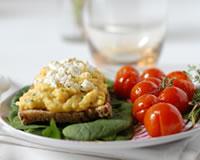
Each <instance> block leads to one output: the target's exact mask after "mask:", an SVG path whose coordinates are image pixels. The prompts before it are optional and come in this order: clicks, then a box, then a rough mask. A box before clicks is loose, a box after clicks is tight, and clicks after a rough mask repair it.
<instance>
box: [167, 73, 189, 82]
mask: <svg viewBox="0 0 200 160" xmlns="http://www.w3.org/2000/svg"><path fill="white" fill-rule="evenodd" d="M167 77H168V78H170V79H181V80H187V81H191V80H190V78H189V76H188V74H187V73H186V72H184V71H173V72H171V73H169V74H168V75H167Z"/></svg>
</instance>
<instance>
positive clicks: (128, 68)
mask: <svg viewBox="0 0 200 160" xmlns="http://www.w3.org/2000/svg"><path fill="white" fill-rule="evenodd" d="M127 73H129V74H130V73H133V74H136V75H139V72H138V71H137V70H136V69H135V68H133V67H132V66H130V65H127V66H122V67H121V68H120V69H119V70H118V71H117V74H116V77H122V76H124V75H125V74H127Z"/></svg>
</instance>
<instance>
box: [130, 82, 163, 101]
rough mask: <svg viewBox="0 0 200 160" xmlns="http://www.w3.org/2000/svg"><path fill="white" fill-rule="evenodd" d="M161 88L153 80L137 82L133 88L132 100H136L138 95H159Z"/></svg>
mask: <svg viewBox="0 0 200 160" xmlns="http://www.w3.org/2000/svg"><path fill="white" fill-rule="evenodd" d="M158 92H159V88H158V86H157V85H156V84H155V83H153V82H151V81H146V80H144V81H141V82H139V83H137V84H136V85H135V86H134V87H133V88H132V90H131V94H130V97H131V101H132V102H134V101H135V100H136V99H137V98H138V97H140V96H142V95H144V94H154V95H158Z"/></svg>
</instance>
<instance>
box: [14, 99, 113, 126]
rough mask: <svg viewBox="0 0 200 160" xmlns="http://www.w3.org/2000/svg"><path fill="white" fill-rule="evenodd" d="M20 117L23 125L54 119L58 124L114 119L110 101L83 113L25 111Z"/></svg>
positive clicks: (20, 112) (19, 113)
mask: <svg viewBox="0 0 200 160" xmlns="http://www.w3.org/2000/svg"><path fill="white" fill-rule="evenodd" d="M18 116H19V118H20V119H21V121H22V123H23V124H32V123H37V122H48V121H50V120H51V119H54V120H55V121H56V122H57V123H79V122H87V121H91V120H95V119H99V118H109V117H112V106H111V104H110V101H109V99H108V100H107V102H106V103H105V104H104V105H102V106H98V107H91V108H88V109H87V110H85V111H81V112H75V111H74V112H58V113H54V112H50V111H46V110H36V109H33V110H23V111H19V112H18Z"/></svg>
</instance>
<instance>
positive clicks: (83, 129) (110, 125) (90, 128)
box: [63, 103, 132, 141]
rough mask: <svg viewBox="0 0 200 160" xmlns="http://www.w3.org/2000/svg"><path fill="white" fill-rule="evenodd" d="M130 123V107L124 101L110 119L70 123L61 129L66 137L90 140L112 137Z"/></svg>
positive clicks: (126, 127)
mask: <svg viewBox="0 0 200 160" xmlns="http://www.w3.org/2000/svg"><path fill="white" fill-rule="evenodd" d="M131 124H132V118H131V107H130V104H129V103H124V104H122V105H121V107H118V108H117V109H115V110H114V111H113V118H112V119H99V120H96V121H93V122H87V123H79V124H72V125H69V126H67V127H66V128H64V129H63V135H64V136H65V138H67V139H73V140H81V141H92V140H99V139H102V138H104V137H113V136H115V135H117V133H119V132H121V131H123V130H126V129H128V128H129V127H130V126H131Z"/></svg>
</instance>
